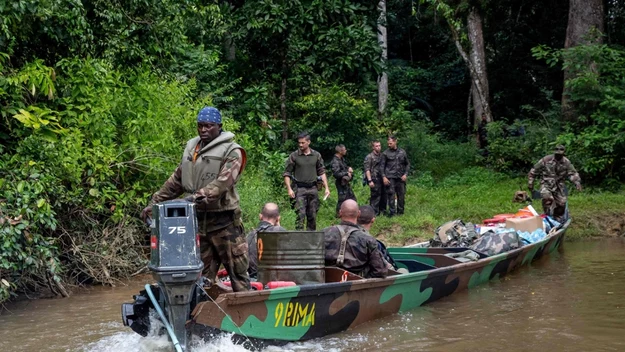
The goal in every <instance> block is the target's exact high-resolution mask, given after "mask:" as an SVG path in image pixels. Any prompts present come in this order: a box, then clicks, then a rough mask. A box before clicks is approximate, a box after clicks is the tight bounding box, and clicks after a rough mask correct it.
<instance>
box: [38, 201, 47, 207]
mask: <svg viewBox="0 0 625 352" xmlns="http://www.w3.org/2000/svg"><path fill="white" fill-rule="evenodd" d="M45 204H46V200H45V199H39V200H38V201H37V208H41V207H43V206H44V205H45Z"/></svg>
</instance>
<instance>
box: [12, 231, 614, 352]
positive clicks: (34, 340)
mask: <svg viewBox="0 0 625 352" xmlns="http://www.w3.org/2000/svg"><path fill="white" fill-rule="evenodd" d="M144 283H145V282H134V283H132V284H130V285H128V286H124V287H117V288H102V287H99V288H92V289H89V290H88V291H86V292H81V293H77V294H74V295H73V296H72V297H70V298H68V299H51V300H37V301H30V302H18V303H15V304H11V305H9V306H8V307H7V308H8V310H9V311H4V312H3V313H2V315H0V351H97V352H105V351H106V352H122V351H169V350H170V349H169V345H168V342H167V339H166V338H163V337H147V338H142V337H140V336H139V335H136V334H134V333H133V332H131V331H130V330H128V329H127V328H125V327H124V326H123V325H122V323H121V319H120V304H121V303H122V302H128V301H130V300H131V297H132V295H133V294H134V293H136V292H137V291H138V290H139V289H140V288H141V287H142V286H143V284H144ZM415 350H421V351H502V350H505V351H625V240H624V239H605V240H601V241H596V242H577V243H565V244H564V247H563V248H562V250H561V251H560V252H559V253H554V254H553V255H552V256H549V257H547V258H543V259H541V260H540V261H538V262H535V263H532V265H531V266H530V267H526V268H522V269H520V270H518V271H516V272H514V273H513V274H511V275H509V276H507V277H505V278H504V279H501V280H494V281H491V282H490V283H488V284H486V285H483V286H481V287H477V288H475V289H472V290H469V291H464V292H460V293H457V294H455V295H452V296H450V297H447V298H444V299H441V300H439V301H437V302H433V303H432V304H429V305H426V306H424V307H420V308H417V309H415V310H412V311H410V312H408V313H404V314H397V315H393V316H390V317H387V318H385V319H381V320H376V321H374V322H370V323H367V324H364V325H361V326H358V327H356V328H355V329H352V330H350V331H347V332H344V333H341V334H337V335H333V336H329V337H326V338H322V339H317V340H313V341H306V342H301V343H290V344H288V345H286V346H282V347H269V348H268V349H267V351H271V352H273V351H324V352H333V351H415ZM193 351H194V352H204V351H245V349H244V348H243V347H241V346H237V345H234V344H232V342H231V340H230V338H229V336H222V337H220V338H218V339H216V340H214V341H211V342H208V343H201V344H200V345H198V346H196V347H195V348H194V349H193Z"/></svg>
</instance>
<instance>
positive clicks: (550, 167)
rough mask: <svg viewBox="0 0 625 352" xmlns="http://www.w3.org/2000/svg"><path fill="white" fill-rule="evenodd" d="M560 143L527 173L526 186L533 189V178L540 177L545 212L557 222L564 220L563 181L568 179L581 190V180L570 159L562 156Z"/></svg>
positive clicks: (564, 199) (563, 149)
mask: <svg viewBox="0 0 625 352" xmlns="http://www.w3.org/2000/svg"><path fill="white" fill-rule="evenodd" d="M564 152H565V148H564V146H563V145H562V144H559V145H557V146H556V149H555V151H554V153H553V154H551V155H547V156H545V157H544V158H542V159H540V160H539V161H538V162H537V163H536V165H534V167H533V168H532V169H531V170H530V172H529V174H528V175H527V188H528V189H529V190H530V192H531V191H533V190H534V179H535V178H536V177H540V196H541V198H542V203H543V211H544V213H545V214H547V215H549V216H551V217H553V218H555V219H556V220H557V221H559V222H564V221H565V220H566V216H567V214H565V211H566V202H567V194H566V193H567V192H566V185H565V181H566V180H567V179H569V180H570V181H571V182H573V184H575V188H577V190H578V191H581V190H582V183H581V182H582V180H581V178H580V177H579V174H578V173H577V170H575V167H574V166H573V164H571V161H570V160H569V159H568V158H566V157H565V156H564Z"/></svg>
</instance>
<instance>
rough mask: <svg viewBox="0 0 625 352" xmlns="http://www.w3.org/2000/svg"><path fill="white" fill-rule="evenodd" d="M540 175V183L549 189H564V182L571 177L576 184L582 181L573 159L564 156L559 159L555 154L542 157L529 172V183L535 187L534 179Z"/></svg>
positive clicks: (531, 186)
mask: <svg viewBox="0 0 625 352" xmlns="http://www.w3.org/2000/svg"><path fill="white" fill-rule="evenodd" d="M536 177H540V184H541V185H542V186H544V187H546V188H548V189H551V190H554V189H560V190H563V189H564V182H565V181H566V179H569V180H570V181H571V182H573V183H574V184H576V185H577V184H579V183H581V182H582V180H581V178H580V177H579V174H578V173H577V170H575V167H574V166H573V164H571V161H570V160H569V159H568V158H566V157H562V159H561V160H560V161H558V160H557V159H556V158H555V156H554V155H553V154H551V155H547V156H546V157H544V158H542V159H540V160H539V161H538V162H537V163H536V165H534V167H533V168H532V169H531V170H530V172H529V173H528V174H527V184H528V186H529V187H530V188H533V187H534V180H535V179H536Z"/></svg>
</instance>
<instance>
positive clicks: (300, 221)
mask: <svg viewBox="0 0 625 352" xmlns="http://www.w3.org/2000/svg"><path fill="white" fill-rule="evenodd" d="M295 208H296V209H297V219H296V220H295V229H296V230H303V229H304V219H306V230H308V231H315V230H316V229H317V211H318V210H319V191H317V187H297V192H296V193H295Z"/></svg>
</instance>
